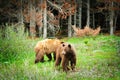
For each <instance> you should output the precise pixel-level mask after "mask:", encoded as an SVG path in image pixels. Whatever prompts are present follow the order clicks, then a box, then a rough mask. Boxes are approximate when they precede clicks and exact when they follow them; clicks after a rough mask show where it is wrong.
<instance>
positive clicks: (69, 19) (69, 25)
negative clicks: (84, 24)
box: [68, 15, 72, 37]
mask: <svg viewBox="0 0 120 80" xmlns="http://www.w3.org/2000/svg"><path fill="white" fill-rule="evenodd" d="M71 19H72V16H71V15H70V16H69V18H68V37H71V36H72V30H71V27H72V25H71Z"/></svg>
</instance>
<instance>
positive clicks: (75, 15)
mask: <svg viewBox="0 0 120 80" xmlns="http://www.w3.org/2000/svg"><path fill="white" fill-rule="evenodd" d="M74 25H75V26H76V12H75V14H74Z"/></svg>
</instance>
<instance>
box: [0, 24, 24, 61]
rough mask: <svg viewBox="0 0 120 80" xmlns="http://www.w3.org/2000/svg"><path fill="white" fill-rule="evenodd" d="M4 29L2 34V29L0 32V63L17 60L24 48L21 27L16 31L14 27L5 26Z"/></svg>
mask: <svg viewBox="0 0 120 80" xmlns="http://www.w3.org/2000/svg"><path fill="white" fill-rule="evenodd" d="M4 27H6V28H5V29H4V33H3V30H2V29H1V30H0V62H8V61H12V60H15V59H17V58H18V55H19V54H20V53H21V51H24V50H25V47H26V46H25V44H24V43H25V36H24V35H23V30H22V26H19V27H20V28H19V29H18V30H16V29H15V27H14V26H9V25H6V26H4ZM3 35H4V36H3ZM23 46H24V47H23Z"/></svg>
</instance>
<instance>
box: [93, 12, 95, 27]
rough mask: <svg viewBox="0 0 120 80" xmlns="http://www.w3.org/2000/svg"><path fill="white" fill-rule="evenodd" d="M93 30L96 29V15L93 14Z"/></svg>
mask: <svg viewBox="0 0 120 80" xmlns="http://www.w3.org/2000/svg"><path fill="white" fill-rule="evenodd" d="M93 28H95V14H94V12H93Z"/></svg>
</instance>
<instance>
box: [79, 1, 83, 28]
mask: <svg viewBox="0 0 120 80" xmlns="http://www.w3.org/2000/svg"><path fill="white" fill-rule="evenodd" d="M81 19H82V0H80V1H79V27H80V28H82V20H81Z"/></svg>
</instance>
